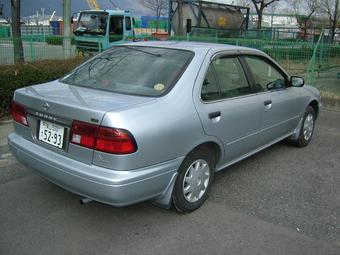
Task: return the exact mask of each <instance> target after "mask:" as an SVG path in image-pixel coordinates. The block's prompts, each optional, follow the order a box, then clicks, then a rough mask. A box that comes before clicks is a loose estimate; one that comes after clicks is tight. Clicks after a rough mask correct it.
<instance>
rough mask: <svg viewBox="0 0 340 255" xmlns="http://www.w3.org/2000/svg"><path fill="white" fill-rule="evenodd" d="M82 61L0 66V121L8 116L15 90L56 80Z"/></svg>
mask: <svg viewBox="0 0 340 255" xmlns="http://www.w3.org/2000/svg"><path fill="white" fill-rule="evenodd" d="M83 61H84V58H74V59H68V60H41V61H36V62H33V63H24V64H18V65H2V66H0V119H1V118H3V117H4V116H6V115H8V114H9V110H10V102H11V100H12V97H13V93H14V91H15V90H16V89H18V88H21V87H26V86H30V85H33V84H39V83H44V82H48V81H52V80H55V79H58V78H60V77H62V76H63V75H65V74H66V73H68V72H69V71H71V70H72V69H73V68H75V67H76V66H78V65H79V64H80V63H82V62H83Z"/></svg>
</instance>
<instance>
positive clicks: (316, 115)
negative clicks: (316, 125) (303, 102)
mask: <svg viewBox="0 0 340 255" xmlns="http://www.w3.org/2000/svg"><path fill="white" fill-rule="evenodd" d="M308 106H311V107H312V108H313V110H314V112H315V118H317V117H318V115H319V103H318V101H316V100H315V99H314V100H312V101H311V102H310V103H309V104H308Z"/></svg>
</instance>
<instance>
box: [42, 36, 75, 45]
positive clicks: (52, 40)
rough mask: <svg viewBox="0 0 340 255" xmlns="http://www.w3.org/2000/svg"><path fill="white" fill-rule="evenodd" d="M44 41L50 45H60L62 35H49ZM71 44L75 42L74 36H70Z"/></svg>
mask: <svg viewBox="0 0 340 255" xmlns="http://www.w3.org/2000/svg"><path fill="white" fill-rule="evenodd" d="M45 42H46V43H47V44H51V45H62V44H63V36H58V35H49V36H46V37H45ZM71 44H72V45H73V44H75V40H74V37H71Z"/></svg>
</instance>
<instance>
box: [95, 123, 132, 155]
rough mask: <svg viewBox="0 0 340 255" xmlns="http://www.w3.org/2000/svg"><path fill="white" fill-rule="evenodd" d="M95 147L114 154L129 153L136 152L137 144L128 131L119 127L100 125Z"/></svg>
mask: <svg viewBox="0 0 340 255" xmlns="http://www.w3.org/2000/svg"><path fill="white" fill-rule="evenodd" d="M95 149H96V150H99V151H104V152H108V153H113V154H129V153H133V152H135V151H136V150H137V146H136V143H135V140H134V139H133V137H132V135H131V134H130V133H129V132H128V131H126V130H122V129H117V128H108V127H100V128H99V132H98V135H97V140H96V146H95Z"/></svg>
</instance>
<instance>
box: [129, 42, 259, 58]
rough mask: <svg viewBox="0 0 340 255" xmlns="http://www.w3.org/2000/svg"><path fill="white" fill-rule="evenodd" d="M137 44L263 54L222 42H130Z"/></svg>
mask: <svg viewBox="0 0 340 255" xmlns="http://www.w3.org/2000/svg"><path fill="white" fill-rule="evenodd" d="M131 44H132V45H136V46H149V47H163V48H172V49H183V50H191V51H194V52H195V51H202V50H203V51H204V50H205V51H209V50H214V51H246V52H254V53H258V54H261V55H263V52H262V51H259V50H257V49H253V48H248V47H241V46H235V45H229V44H220V43H205V42H188V41H146V42H145V41H143V42H133V43H129V45H131Z"/></svg>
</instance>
